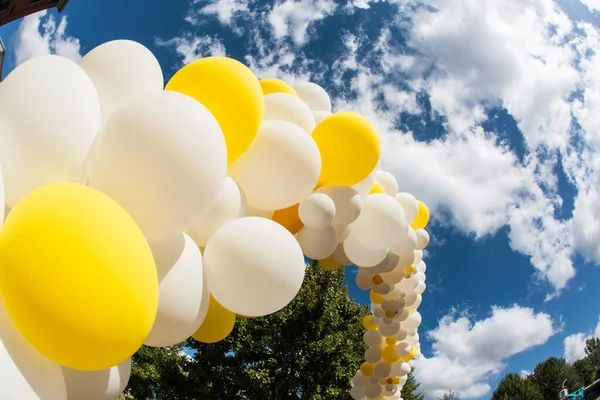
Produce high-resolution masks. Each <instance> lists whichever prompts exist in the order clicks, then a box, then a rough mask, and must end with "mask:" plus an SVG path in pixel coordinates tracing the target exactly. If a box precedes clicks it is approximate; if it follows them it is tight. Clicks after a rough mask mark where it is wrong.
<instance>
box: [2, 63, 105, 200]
mask: <svg viewBox="0 0 600 400" xmlns="http://www.w3.org/2000/svg"><path fill="white" fill-rule="evenodd" d="M99 128H100V102H99V101H98V94H97V93H96V89H95V87H94V84H93V83H92V80H91V79H90V78H89V77H88V76H87V74H86V73H85V71H83V69H81V68H80V67H79V66H78V65H77V64H76V63H74V62H73V61H71V60H69V59H67V58H64V57H59V56H55V55H47V56H40V57H35V58H32V59H30V60H28V61H26V62H24V63H23V64H21V65H19V66H18V67H16V68H15V69H14V70H13V71H12V72H11V73H10V74H8V76H7V77H6V79H4V81H3V82H2V85H1V86H0V160H2V172H3V175H4V186H5V191H6V204H7V205H8V206H9V207H14V205H15V204H16V203H17V201H19V199H20V198H21V197H23V196H24V195H26V194H27V193H29V192H31V191H32V190H34V189H36V188H38V187H41V186H44V185H47V184H51V183H56V182H75V181H78V180H80V178H81V177H80V176H79V174H81V168H82V164H83V162H84V159H85V158H86V154H87V153H88V151H89V150H90V148H91V146H92V143H93V142H94V138H95V137H96V134H97V132H98V129H99Z"/></svg>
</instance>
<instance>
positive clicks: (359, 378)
mask: <svg viewBox="0 0 600 400" xmlns="http://www.w3.org/2000/svg"><path fill="white" fill-rule="evenodd" d="M352 382H353V383H354V386H365V385H366V384H367V382H369V377H368V376H366V375H365V374H363V373H362V371H361V370H358V371H356V374H354V378H352Z"/></svg>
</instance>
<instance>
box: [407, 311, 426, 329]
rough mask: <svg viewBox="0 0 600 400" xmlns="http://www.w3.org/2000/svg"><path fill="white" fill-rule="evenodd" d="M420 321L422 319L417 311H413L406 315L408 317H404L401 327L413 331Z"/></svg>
mask: <svg viewBox="0 0 600 400" xmlns="http://www.w3.org/2000/svg"><path fill="white" fill-rule="evenodd" d="M421 321H422V318H421V314H420V313H419V312H418V311H415V312H413V313H410V314H409V315H408V318H406V321H404V322H403V323H402V327H403V328H404V329H406V330H407V331H414V330H415V329H417V328H418V327H419V325H421Z"/></svg>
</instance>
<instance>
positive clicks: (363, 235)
mask: <svg viewBox="0 0 600 400" xmlns="http://www.w3.org/2000/svg"><path fill="white" fill-rule="evenodd" d="M407 229H408V228H407V225H406V217H405V216H404V211H403V209H402V206H400V204H399V203H398V202H397V201H396V200H394V198H392V197H390V196H387V195H385V194H371V195H369V196H367V197H366V198H365V200H364V201H363V207H362V211H361V213H360V216H359V217H358V219H357V220H356V221H354V223H353V224H352V235H354V236H356V238H357V239H358V241H359V242H360V243H362V244H363V245H365V246H366V247H369V248H372V249H384V248H389V247H390V246H392V245H394V244H395V243H397V242H398V241H399V240H401V239H402V237H403V236H405V235H406V231H407Z"/></svg>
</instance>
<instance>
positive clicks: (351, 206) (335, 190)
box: [317, 186, 363, 225]
mask: <svg viewBox="0 0 600 400" xmlns="http://www.w3.org/2000/svg"><path fill="white" fill-rule="evenodd" d="M317 192H318V193H323V194H326V195H327V196H329V197H330V198H331V200H333V202H334V203H335V218H334V219H333V221H332V224H334V225H348V224H351V223H352V222H354V221H355V220H356V219H357V218H358V216H359V215H360V211H361V209H362V204H363V199H362V197H361V196H360V195H359V194H358V192H357V191H356V190H354V189H353V188H351V187H349V186H328V187H325V188H321V189H318V190H317Z"/></svg>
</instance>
